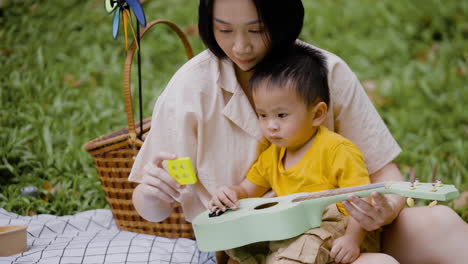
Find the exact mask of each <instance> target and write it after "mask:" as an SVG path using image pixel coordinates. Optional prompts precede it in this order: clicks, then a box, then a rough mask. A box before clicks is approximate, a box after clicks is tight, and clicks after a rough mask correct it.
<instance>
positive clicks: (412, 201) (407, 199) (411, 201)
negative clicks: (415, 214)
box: [406, 197, 414, 207]
mask: <svg viewBox="0 0 468 264" xmlns="http://www.w3.org/2000/svg"><path fill="white" fill-rule="evenodd" d="M406 204H407V205H408V206H409V207H414V199H413V198H411V197H408V198H406Z"/></svg>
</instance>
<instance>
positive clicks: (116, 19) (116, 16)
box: [112, 6, 120, 39]
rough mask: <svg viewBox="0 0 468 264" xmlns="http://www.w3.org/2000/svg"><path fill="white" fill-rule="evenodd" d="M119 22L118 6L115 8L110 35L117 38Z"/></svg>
mask: <svg viewBox="0 0 468 264" xmlns="http://www.w3.org/2000/svg"><path fill="white" fill-rule="evenodd" d="M119 23H120V7H119V6H118V7H116V8H115V13H114V20H113V21H112V37H113V38H114V39H116V38H117V35H118V34H119Z"/></svg>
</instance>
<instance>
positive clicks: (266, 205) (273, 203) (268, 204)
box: [254, 202, 278, 210]
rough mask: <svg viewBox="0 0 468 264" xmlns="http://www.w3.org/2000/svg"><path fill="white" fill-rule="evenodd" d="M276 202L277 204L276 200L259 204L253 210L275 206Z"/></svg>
mask: <svg viewBox="0 0 468 264" xmlns="http://www.w3.org/2000/svg"><path fill="white" fill-rule="evenodd" d="M277 204H278V202H272V203H266V204H261V205H259V206H257V207H255V208H254V210H261V209H266V208H270V207H272V206H275V205H277Z"/></svg>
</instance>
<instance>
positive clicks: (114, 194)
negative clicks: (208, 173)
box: [84, 20, 194, 238]
mask: <svg viewBox="0 0 468 264" xmlns="http://www.w3.org/2000/svg"><path fill="white" fill-rule="evenodd" d="M161 23H162V24H165V25H167V26H169V28H170V29H172V30H173V31H175V33H177V35H178V36H179V38H180V40H181V41H182V43H183V45H184V48H185V53H186V55H187V58H188V59H190V58H192V57H193V52H192V48H191V46H190V43H189V42H188V40H187V37H186V36H185V34H184V33H183V31H182V30H180V29H179V28H178V27H177V26H176V25H175V24H174V23H171V22H169V21H166V20H154V21H151V22H149V23H148V24H147V27H145V28H144V29H143V30H142V32H141V34H140V39H143V36H144V34H145V33H146V32H147V31H148V30H149V29H150V28H151V27H153V26H154V25H156V24H161ZM156 46H157V45H156ZM135 50H136V43H135V41H134V42H133V43H132V45H131V46H130V48H129V50H128V52H127V58H126V61H125V65H124V71H123V72H124V80H123V84H124V85H123V86H124V96H125V111H126V113H127V123H128V128H124V129H121V130H119V131H116V132H114V133H111V134H109V135H106V136H102V137H100V138H97V139H94V140H92V141H90V142H88V143H87V144H86V145H85V146H84V148H85V149H86V150H87V151H88V152H89V154H90V155H91V156H92V158H93V160H94V165H95V167H96V170H97V171H98V176H99V180H100V181H101V185H102V188H103V189H104V192H105V194H106V200H107V202H108V203H109V205H110V209H111V210H112V214H113V215H114V218H115V221H116V223H117V226H118V227H119V228H120V229H122V230H126V231H131V232H137V233H144V234H151V235H157V236H165V237H169V238H178V237H186V238H194V234H193V230H192V225H191V224H190V223H189V222H186V221H185V217H184V215H183V212H182V209H181V207H180V205H177V206H176V207H175V209H174V211H173V212H172V214H171V215H170V216H169V217H168V218H167V219H166V220H164V221H162V222H159V223H152V222H148V221H146V220H145V219H143V218H142V217H141V216H140V215H139V214H138V212H137V211H136V210H135V208H134V207H133V203H132V193H133V189H134V188H135V187H136V186H137V185H138V184H136V183H134V182H129V181H128V180H127V178H128V175H129V173H130V170H131V168H132V166H133V161H134V158H135V156H136V155H137V154H138V151H139V150H140V148H141V146H142V145H143V141H144V140H145V138H146V135H147V133H148V132H149V130H150V126H151V118H148V119H145V120H143V125H142V126H140V125H139V123H138V124H135V120H134V115H133V106H132V96H131V87H130V83H131V82H130V77H131V68H132V67H131V65H132V60H133V55H134V54H135ZM141 127H142V129H141ZM141 130H143V131H141ZM137 135H138V136H137Z"/></svg>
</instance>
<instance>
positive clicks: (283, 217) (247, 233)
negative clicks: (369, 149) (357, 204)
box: [192, 182, 459, 252]
mask: <svg viewBox="0 0 468 264" xmlns="http://www.w3.org/2000/svg"><path fill="white" fill-rule="evenodd" d="M372 192H378V193H381V194H398V195H400V196H403V197H412V198H418V199H426V200H438V201H448V200H451V199H453V198H455V197H457V196H458V195H459V193H458V190H457V189H456V188H455V187H454V186H453V185H445V184H440V183H438V184H432V183H410V182H393V183H375V184H368V185H362V186H355V187H348V188H341V189H334V190H328V191H321V192H313V193H296V194H291V195H286V196H281V197H274V198H248V199H241V200H239V202H240V205H239V209H236V210H232V211H231V210H229V211H226V212H225V213H224V214H222V215H220V216H216V217H209V216H208V214H209V211H208V210H207V211H205V212H203V213H201V214H199V215H198V216H197V217H196V218H195V219H194V221H193V222H192V225H193V229H194V231H195V237H196V239H197V244H198V247H199V248H200V250H201V251H205V252H211V251H219V250H226V249H231V248H236V247H240V246H244V245H247V244H250V243H255V242H260V241H274V240H282V239H287V238H291V237H294V236H297V235H300V234H302V233H304V232H305V231H307V230H309V229H311V228H314V227H319V226H320V224H321V222H322V213H323V211H324V209H325V208H326V207H327V206H328V205H330V204H333V203H337V202H340V201H343V200H345V199H347V198H348V196H349V195H350V194H354V195H356V196H359V197H368V196H370V194H371V193H372Z"/></svg>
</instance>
